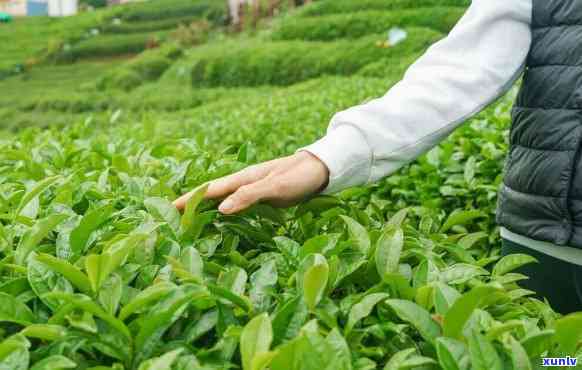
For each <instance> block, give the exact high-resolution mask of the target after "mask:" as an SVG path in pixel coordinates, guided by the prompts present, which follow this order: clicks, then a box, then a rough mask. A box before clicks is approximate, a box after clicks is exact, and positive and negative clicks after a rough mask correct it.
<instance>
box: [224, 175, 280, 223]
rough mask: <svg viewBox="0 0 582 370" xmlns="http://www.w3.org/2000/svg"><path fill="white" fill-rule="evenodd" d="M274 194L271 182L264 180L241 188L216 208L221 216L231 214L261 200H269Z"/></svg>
mask: <svg viewBox="0 0 582 370" xmlns="http://www.w3.org/2000/svg"><path fill="white" fill-rule="evenodd" d="M273 193H274V186H273V184H272V180H271V181H269V179H264V180H260V181H257V182H255V183H252V184H248V185H244V186H241V187H240V188H239V189H238V190H237V191H235V192H234V193H233V194H232V195H230V196H229V197H228V198H226V199H225V200H224V201H223V202H222V203H221V204H220V206H219V207H218V210H219V211H220V212H221V213H223V214H227V215H228V214H233V213H237V212H240V211H243V210H245V209H247V208H249V207H250V206H252V205H253V204H255V203H257V202H260V201H261V200H263V199H267V198H270V197H271V196H272V195H273Z"/></svg>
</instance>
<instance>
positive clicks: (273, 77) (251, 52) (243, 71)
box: [192, 28, 442, 86]
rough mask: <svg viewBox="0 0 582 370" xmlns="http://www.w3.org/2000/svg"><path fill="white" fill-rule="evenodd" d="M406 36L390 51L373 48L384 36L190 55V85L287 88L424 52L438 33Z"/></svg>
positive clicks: (418, 31) (227, 47) (238, 46)
mask: <svg viewBox="0 0 582 370" xmlns="http://www.w3.org/2000/svg"><path fill="white" fill-rule="evenodd" d="M408 31H409V34H410V36H409V37H408V38H407V39H406V40H405V41H404V42H402V43H400V44H398V45H397V46H395V47H392V48H381V47H378V46H377V45H376V44H377V42H379V41H381V40H384V39H385V35H373V36H368V37H366V38H362V39H360V40H357V41H337V42H332V43H323V42H305V41H279V42H270V43H265V42H250V43H240V42H239V43H228V44H221V45H219V46H213V47H207V48H200V49H198V52H197V53H196V54H194V57H195V61H194V64H193V67H192V83H193V85H194V86H245V85H246V86H256V85H290V84H293V83H295V82H299V81H303V80H307V79H310V78H314V77H318V76H321V75H325V74H329V75H349V74H353V73H355V72H357V71H358V70H359V69H360V68H362V67H364V66H365V65H367V64H369V63H373V62H376V61H378V60H380V59H384V58H390V57H394V56H397V57H401V56H404V55H409V54H411V53H414V52H417V51H419V50H424V49H425V48H426V47H428V46H429V45H431V44H432V43H433V42H435V41H437V40H438V39H439V38H440V37H441V36H442V34H441V33H439V32H436V31H433V30H429V29H426V28H410V29H408Z"/></svg>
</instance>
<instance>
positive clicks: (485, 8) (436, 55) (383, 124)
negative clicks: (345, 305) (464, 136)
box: [300, 0, 532, 193]
mask: <svg viewBox="0 0 582 370" xmlns="http://www.w3.org/2000/svg"><path fill="white" fill-rule="evenodd" d="M531 13H532V0H473V3H472V5H471V6H470V7H469V9H468V10H467V12H466V13H465V15H464V16H463V17H462V18H461V20H460V21H459V23H458V24H457V25H456V26H455V27H454V29H453V30H452V31H451V32H450V34H449V35H448V36H447V37H446V38H444V39H443V40H441V41H439V42H437V43H435V44H434V45H433V46H431V47H430V48H429V49H428V51H427V52H426V53H425V54H424V55H423V56H422V57H421V58H420V59H419V60H418V61H416V62H415V63H414V64H413V65H412V66H411V67H410V68H409V69H408V71H407V72H406V74H405V75H404V78H403V79H402V80H401V81H400V82H399V83H397V84H396V85H394V87H393V88H392V89H390V90H389V91H388V93H386V95H384V96H383V97H381V98H378V99H375V100H372V101H371V102H369V103H366V104H363V105H359V106H356V107H353V108H350V109H348V110H345V111H343V112H340V113H337V114H336V115H335V116H334V117H333V119H332V121H331V124H330V126H329V128H328V130H327V134H326V135H325V136H324V137H323V138H321V139H320V140H319V141H317V142H315V143H313V144H311V145H310V146H307V147H305V148H302V149H300V150H306V151H309V152H310V153H312V154H314V155H315V156H317V157H318V158H319V159H321V160H322V161H323V162H324V163H325V164H326V165H327V167H328V168H329V171H330V179H329V184H328V186H327V188H326V189H325V191H324V192H325V193H333V192H337V191H340V190H343V189H345V188H348V187H351V186H357V185H361V184H365V183H369V182H372V181H376V180H378V179H380V178H382V177H384V176H387V175H389V174H391V173H393V172H395V171H396V170H398V169H399V168H401V167H402V166H404V165H405V164H407V163H409V162H411V161H413V160H414V159H416V158H417V157H418V156H420V155H421V154H423V153H425V152H426V151H428V150H430V149H431V148H433V147H434V146H436V145H437V144H438V143H439V142H440V141H442V140H443V139H445V138H446V137H447V136H448V135H449V134H450V133H451V132H452V131H453V130H454V129H455V128H456V127H458V126H459V125H460V124H461V123H463V122H464V121H465V120H466V119H467V118H469V117H471V116H472V115H474V114H476V113H478V112H479V111H481V110H482V109H484V108H485V107H486V106H487V105H489V104H490V103H492V102H493V101H495V99H497V98H498V97H499V96H501V95H502V94H503V93H505V92H506V91H507V90H508V89H509V88H511V86H512V85H513V83H514V82H515V80H516V79H517V78H519V76H520V75H521V73H522V71H523V68H524V64H525V60H526V58H527V54H528V52H529V48H530V44H531V30H530V23H531Z"/></svg>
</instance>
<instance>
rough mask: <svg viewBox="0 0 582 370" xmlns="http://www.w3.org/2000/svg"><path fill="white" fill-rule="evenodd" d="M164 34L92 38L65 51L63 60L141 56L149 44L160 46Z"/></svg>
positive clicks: (99, 36)
mask: <svg viewBox="0 0 582 370" xmlns="http://www.w3.org/2000/svg"><path fill="white" fill-rule="evenodd" d="M163 37H164V34H163V33H160V32H154V33H136V34H126V35H98V36H94V37H90V38H88V39H86V40H83V41H81V42H79V43H76V44H74V45H72V46H71V47H70V48H69V49H68V50H67V49H65V50H64V51H63V52H62V55H61V57H60V59H61V60H72V61H75V60H78V59H87V58H102V57H111V56H119V55H131V54H139V53H141V52H142V51H144V50H146V48H147V46H148V43H153V44H159V43H160V42H161V40H162V39H163Z"/></svg>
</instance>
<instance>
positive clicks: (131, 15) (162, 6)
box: [120, 0, 226, 23]
mask: <svg viewBox="0 0 582 370" xmlns="http://www.w3.org/2000/svg"><path fill="white" fill-rule="evenodd" d="M184 16H195V17H197V18H204V19H208V20H210V21H212V22H213V23H223V22H224V21H225V19H226V5H225V2H223V1H222V0H198V1H193V0H153V1H147V2H143V3H134V4H128V5H126V6H125V7H124V9H123V12H122V13H121V14H120V17H121V18H122V19H123V20H126V21H133V22H135V21H156V20H161V19H168V18H180V17H184Z"/></svg>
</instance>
